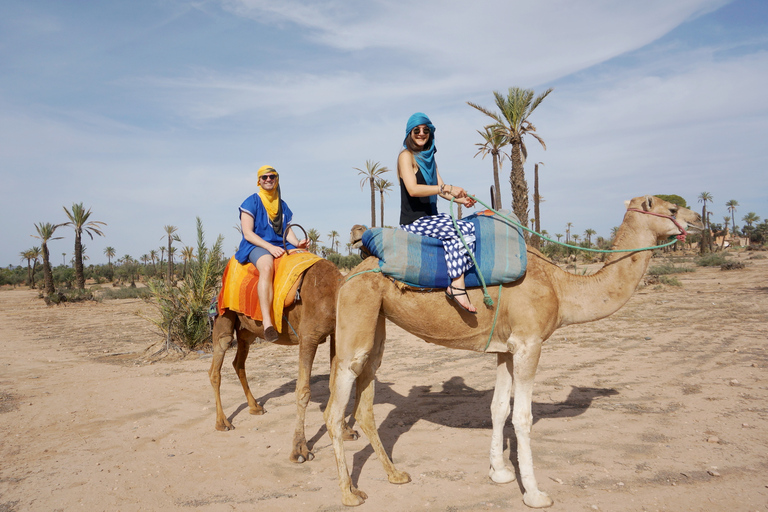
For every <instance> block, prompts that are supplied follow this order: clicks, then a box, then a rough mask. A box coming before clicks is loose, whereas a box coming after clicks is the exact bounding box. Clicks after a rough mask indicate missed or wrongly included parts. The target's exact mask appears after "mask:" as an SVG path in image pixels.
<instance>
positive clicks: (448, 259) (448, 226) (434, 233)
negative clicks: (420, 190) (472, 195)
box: [400, 213, 475, 279]
mask: <svg viewBox="0 0 768 512" xmlns="http://www.w3.org/2000/svg"><path fill="white" fill-rule="evenodd" d="M456 223H457V224H458V226H459V229H460V230H461V234H462V236H463V237H464V241H465V242H467V246H469V249H470V250H471V251H474V250H475V225H474V224H472V223H471V222H469V221H467V220H457V221H456ZM400 229H403V230H405V231H408V232H410V233H415V234H417V235H421V236H428V237H431V238H437V239H438V240H440V241H442V242H443V247H444V248H445V263H446V264H447V265H448V277H450V278H451V279H456V278H457V277H461V276H462V275H463V274H464V272H466V271H467V270H469V269H470V268H472V265H473V263H472V258H471V256H470V255H469V253H468V252H467V249H466V248H465V247H464V244H463V243H461V238H459V234H458V233H457V232H456V229H455V228H454V227H453V221H452V220H451V216H450V215H448V214H447V213H438V214H437V215H429V216H426V217H421V218H420V219H417V220H415V221H414V222H412V223H410V224H403V225H401V226H400Z"/></svg>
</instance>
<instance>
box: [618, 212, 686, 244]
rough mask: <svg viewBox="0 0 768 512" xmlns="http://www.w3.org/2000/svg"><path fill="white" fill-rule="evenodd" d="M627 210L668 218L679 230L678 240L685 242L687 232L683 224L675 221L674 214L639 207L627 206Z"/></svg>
mask: <svg viewBox="0 0 768 512" xmlns="http://www.w3.org/2000/svg"><path fill="white" fill-rule="evenodd" d="M627 211H628V212H638V213H643V214H646V215H653V216H654V217H661V218H662V219H669V220H671V221H672V223H673V224H674V225H675V227H676V228H677V229H679V230H680V234H678V235H677V237H676V238H677V239H678V240H680V241H681V242H685V237H686V236H688V232H687V231H686V230H685V228H683V226H681V225H680V223H679V222H677V219H676V218H675V217H674V215H664V214H663V213H656V212H649V211H646V210H641V209H639V208H627Z"/></svg>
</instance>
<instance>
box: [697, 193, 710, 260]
mask: <svg viewBox="0 0 768 512" xmlns="http://www.w3.org/2000/svg"><path fill="white" fill-rule="evenodd" d="M707 201H709V202H710V203H711V202H712V194H710V193H709V192H702V193H701V194H699V202H700V203H704V204H703V206H702V207H701V219H702V222H704V229H703V230H702V232H701V246H700V247H699V252H700V253H702V254H704V253H707V252H712V232H711V231H710V229H709V216H708V215H707Z"/></svg>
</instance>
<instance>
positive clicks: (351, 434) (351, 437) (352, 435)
mask: <svg viewBox="0 0 768 512" xmlns="http://www.w3.org/2000/svg"><path fill="white" fill-rule="evenodd" d="M341 438H342V439H343V440H345V441H357V440H358V439H360V434H358V433H357V430H355V429H352V428H349V427H348V426H345V427H344V432H342V434H341Z"/></svg>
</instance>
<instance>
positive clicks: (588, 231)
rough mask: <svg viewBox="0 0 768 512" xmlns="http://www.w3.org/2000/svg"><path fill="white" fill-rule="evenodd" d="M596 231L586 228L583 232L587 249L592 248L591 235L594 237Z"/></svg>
mask: <svg viewBox="0 0 768 512" xmlns="http://www.w3.org/2000/svg"><path fill="white" fill-rule="evenodd" d="M596 234H597V231H595V230H594V229H592V228H588V229H586V230H585V231H584V236H585V237H586V238H587V247H592V235H596Z"/></svg>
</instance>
